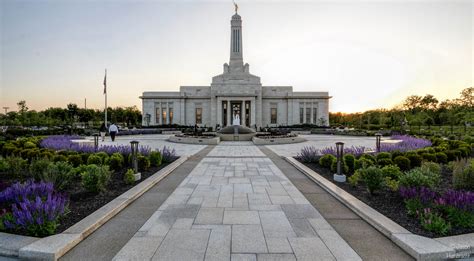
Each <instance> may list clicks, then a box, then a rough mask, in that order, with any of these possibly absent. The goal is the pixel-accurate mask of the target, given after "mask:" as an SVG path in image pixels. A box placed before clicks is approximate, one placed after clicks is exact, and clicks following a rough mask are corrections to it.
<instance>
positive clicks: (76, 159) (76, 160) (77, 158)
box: [67, 155, 82, 167]
mask: <svg viewBox="0 0 474 261" xmlns="http://www.w3.org/2000/svg"><path fill="white" fill-rule="evenodd" d="M67 162H69V163H71V165H72V166H73V167H78V166H79V165H81V164H82V157H81V155H69V156H67Z"/></svg>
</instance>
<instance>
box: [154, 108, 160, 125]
mask: <svg viewBox="0 0 474 261" xmlns="http://www.w3.org/2000/svg"><path fill="white" fill-rule="evenodd" d="M155 124H156V125H158V124H160V107H156V108H155Z"/></svg>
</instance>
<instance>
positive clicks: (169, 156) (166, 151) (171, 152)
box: [147, 146, 178, 163]
mask: <svg viewBox="0 0 474 261" xmlns="http://www.w3.org/2000/svg"><path fill="white" fill-rule="evenodd" d="M147 155H148V154H147ZM177 157H178V156H176V150H175V149H170V148H168V147H166V146H164V147H163V149H161V161H162V162H165V163H169V162H172V161H174V160H175V159H176V158H177Z"/></svg>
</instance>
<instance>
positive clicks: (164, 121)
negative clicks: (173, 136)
mask: <svg viewBox="0 0 474 261" xmlns="http://www.w3.org/2000/svg"><path fill="white" fill-rule="evenodd" d="M161 114H162V117H161V124H166V108H165V109H163V110H161Z"/></svg>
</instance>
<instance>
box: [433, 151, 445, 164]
mask: <svg viewBox="0 0 474 261" xmlns="http://www.w3.org/2000/svg"><path fill="white" fill-rule="evenodd" d="M435 157H436V162H438V163H441V164H446V163H448V156H446V154H444V152H436V153H435Z"/></svg>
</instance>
